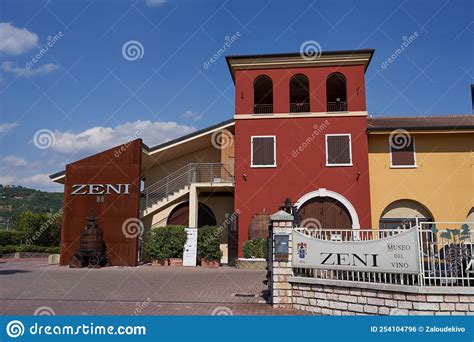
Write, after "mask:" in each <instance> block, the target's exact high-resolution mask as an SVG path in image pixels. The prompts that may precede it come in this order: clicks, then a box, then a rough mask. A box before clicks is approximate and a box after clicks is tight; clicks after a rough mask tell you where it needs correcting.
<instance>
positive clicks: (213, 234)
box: [197, 226, 223, 261]
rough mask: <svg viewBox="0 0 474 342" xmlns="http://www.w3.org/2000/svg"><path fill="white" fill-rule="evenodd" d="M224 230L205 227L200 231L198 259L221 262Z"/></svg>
mask: <svg viewBox="0 0 474 342" xmlns="http://www.w3.org/2000/svg"><path fill="white" fill-rule="evenodd" d="M222 232H223V229H222V228H221V227H215V226H204V227H201V228H199V229H198V245H197V250H198V257H199V259H201V260H206V261H220V260H221V256H222V252H221V250H220V243H221V236H222Z"/></svg>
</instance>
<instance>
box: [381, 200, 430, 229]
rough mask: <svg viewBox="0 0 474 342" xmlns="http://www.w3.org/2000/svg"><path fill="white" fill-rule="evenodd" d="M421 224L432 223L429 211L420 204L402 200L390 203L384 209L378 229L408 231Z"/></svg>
mask: <svg viewBox="0 0 474 342" xmlns="http://www.w3.org/2000/svg"><path fill="white" fill-rule="evenodd" d="M421 222H433V215H431V213H430V211H429V210H428V209H427V208H426V207H425V206H424V205H423V204H421V203H418V202H416V201H413V200H407V199H402V200H398V201H395V202H392V203H391V204H389V205H388V206H387V207H386V208H385V210H384V211H383V212H382V216H381V217H380V221H379V228H380V229H409V228H411V227H414V226H416V225H418V224H419V223H421ZM424 228H427V227H424Z"/></svg>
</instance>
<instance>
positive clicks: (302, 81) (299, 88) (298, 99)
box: [290, 74, 310, 113]
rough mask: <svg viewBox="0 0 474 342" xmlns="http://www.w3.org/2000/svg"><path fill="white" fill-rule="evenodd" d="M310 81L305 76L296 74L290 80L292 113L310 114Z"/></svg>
mask: <svg viewBox="0 0 474 342" xmlns="http://www.w3.org/2000/svg"><path fill="white" fill-rule="evenodd" d="M309 111H310V109H309V80H308V77H306V76H305V75H303V74H296V75H294V76H293V77H292V78H291V79H290V113H308V112H309Z"/></svg>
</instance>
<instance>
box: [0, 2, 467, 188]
mask: <svg viewBox="0 0 474 342" xmlns="http://www.w3.org/2000/svg"><path fill="white" fill-rule="evenodd" d="M472 13H473V11H472V3H470V2H469V1H468V0H465V1H453V0H450V1H446V0H444V1H443V0H441V1H405V2H402V1H376V0H374V1H286V2H285V1H276V0H274V1H268V0H266V1H227V2H224V1H175V0H166V1H164V0H139V1H111V0H109V1H99V0H94V1H86V0H84V1H77V0H76V1H65V0H64V1H50V2H48V1H38V0H34V1H33V0H31V1H25V0H20V1H18V0H2V1H1V3H0V96H1V98H0V184H20V185H24V186H28V187H34V188H38V189H44V190H59V191H62V187H61V186H57V185H54V184H52V183H51V182H50V181H49V179H48V178H47V175H48V174H51V173H54V172H56V171H61V170H62V169H63V168H64V166H65V164H67V163H69V162H72V161H75V160H78V159H80V158H82V157H84V156H87V155H89V154H91V153H94V152H97V151H100V150H103V149H105V148H108V147H112V146H114V145H117V144H120V143H123V142H125V141H126V140H128V139H129V138H130V137H132V136H133V134H134V133H136V132H137V128H140V127H143V126H146V127H147V128H146V130H144V132H143V136H141V137H142V138H143V140H144V142H145V143H147V144H149V145H154V144H157V143H161V142H163V141H166V140H169V139H172V138H174V137H177V136H180V135H183V134H186V133H189V132H192V131H194V130H196V129H199V128H202V127H206V126H208V125H211V124H213V123H216V122H219V121H222V120H226V119H229V118H231V117H232V115H233V102H234V101H233V84H232V80H231V77H230V75H229V72H228V69H227V66H226V63H225V58H224V57H223V56H221V57H219V58H218V59H217V60H216V61H215V62H214V63H212V64H210V65H209V67H207V68H205V67H204V64H205V63H206V61H208V60H209V59H210V58H211V57H212V56H213V55H214V54H216V53H217V52H218V50H219V49H220V48H222V47H223V46H224V44H225V42H226V39H231V38H232V37H233V36H234V38H235V37H237V39H233V40H234V41H233V42H232V44H230V47H228V48H227V49H226V52H225V54H226V55H227V54H258V53H262V54H263V53H278V52H298V51H299V49H300V46H301V45H302V44H303V43H304V42H306V41H316V42H317V43H318V44H319V45H320V46H321V48H322V49H323V50H347V49H357V48H374V49H376V52H375V56H374V58H373V60H372V62H371V65H370V66H369V69H368V71H367V73H366V79H367V104H368V111H369V113H370V114H377V115H380V114H385V115H403V114H406V115H434V114H467V113H471V99H470V84H471V83H473V75H474V70H473V65H472V64H473V30H474V22H473V14H472ZM410 36H412V38H413V37H415V38H414V39H411V42H410V43H409V44H408V45H407V46H406V47H405V48H404V50H403V51H402V52H401V53H400V54H398V55H396V58H395V59H394V60H392V61H391V62H387V59H388V58H389V57H390V56H391V55H392V54H394V53H395V51H396V50H397V49H400V47H401V45H402V43H404V42H406V41H407V39H408V38H409V37H410ZM48 38H49V40H48ZM129 41H138V42H139V44H140V45H141V46H139V49H140V53H139V56H138V57H139V58H137V59H135V60H127V59H126V58H124V55H123V52H122V48H123V46H124V44H126V43H127V42H129ZM48 42H49V43H50V46H48V49H47V51H46V52H44V51H43V52H44V53H41V50H42V48H43V49H44V47H45V44H46V43H48ZM36 55H39V56H40V58H38V59H37V60H36V61H35V62H34V61H33V57H34V56H36ZM126 56H127V55H126ZM128 59H134V56H133V55H131V56H128ZM384 62H385V63H384ZM35 134H36V138H35ZM48 138H51V139H54V144H53V145H51V143H49V141H50V140H51V139H50V140H48ZM50 145H51V146H50ZM38 146H39V147H40V148H39V147H38Z"/></svg>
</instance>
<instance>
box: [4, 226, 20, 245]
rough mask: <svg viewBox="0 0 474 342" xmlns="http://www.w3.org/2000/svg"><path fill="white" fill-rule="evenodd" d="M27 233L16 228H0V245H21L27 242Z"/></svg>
mask: <svg viewBox="0 0 474 342" xmlns="http://www.w3.org/2000/svg"><path fill="white" fill-rule="evenodd" d="M25 239H26V234H25V233H24V232H19V231H16V230H0V246H6V245H21V244H22V243H24V242H25Z"/></svg>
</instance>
